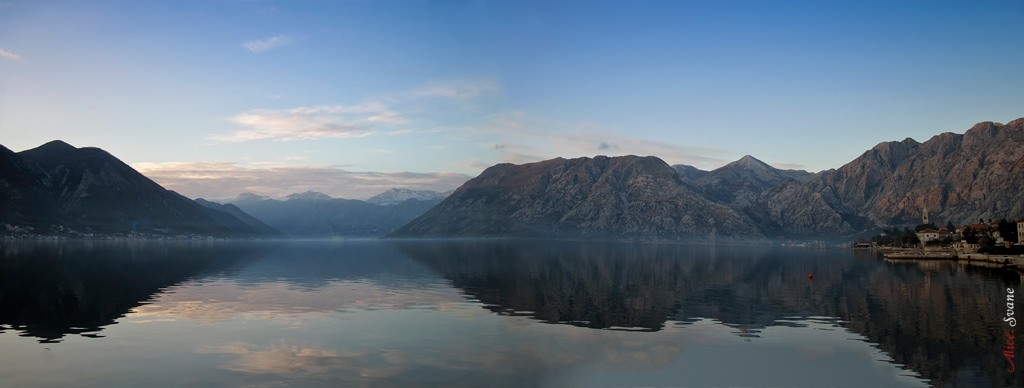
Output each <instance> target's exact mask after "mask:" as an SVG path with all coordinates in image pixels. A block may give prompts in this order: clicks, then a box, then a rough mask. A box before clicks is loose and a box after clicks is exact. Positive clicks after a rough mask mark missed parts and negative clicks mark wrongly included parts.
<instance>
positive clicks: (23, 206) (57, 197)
mask: <svg viewBox="0 0 1024 388" xmlns="http://www.w3.org/2000/svg"><path fill="white" fill-rule="evenodd" d="M0 148H2V150H0V158H2V167H0V198H3V206H2V208H0V224H8V225H12V226H19V227H31V228H33V229H34V230H33V232H34V233H40V234H49V233H56V232H61V233H66V232H67V231H68V230H72V231H74V232H77V233H97V234H107V233H131V232H137V233H146V234H161V235H177V234H198V235H206V236H225V237H227V236H258V235H261V232H260V231H258V230H255V229H253V228H251V227H247V226H246V225H245V224H244V223H241V222H240V221H238V220H237V219H235V217H234V216H232V215H230V214H227V213H223V212H219V211H213V210H208V209H206V208H204V207H202V206H200V205H198V204H197V203H195V202H193V201H191V200H189V199H188V198H185V197H183V196H181V195H179V194H177V193H175V192H173V191H168V190H166V189H164V188H163V187H160V185H158V184H156V183H155V182H153V181H152V180H150V179H149V178H146V177H145V176H143V175H142V174H139V173H138V172H137V171H135V170H134V169H132V168H131V167H129V166H128V165H126V164H124V163H123V162H121V161H120V160H118V159H117V158H115V157H114V156H112V155H110V154H109V153H107V152H106V151H103V150H101V149H98V148H75V147H73V146H71V145H69V144H67V143H64V142H61V141H52V142H49V143H46V144H44V145H42V146H40V147H37V148H33V149H31V150H27V151H23V152H20V153H13V152H11V151H10V150H8V149H7V148H3V147H0Z"/></svg>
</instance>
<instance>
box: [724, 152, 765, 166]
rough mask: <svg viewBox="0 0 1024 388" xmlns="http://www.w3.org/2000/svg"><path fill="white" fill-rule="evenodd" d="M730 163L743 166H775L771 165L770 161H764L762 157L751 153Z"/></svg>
mask: <svg viewBox="0 0 1024 388" xmlns="http://www.w3.org/2000/svg"><path fill="white" fill-rule="evenodd" d="M729 164H731V165H734V166H743V167H757V168H764V167H767V168H773V167H772V166H769V165H768V163H765V162H762V161H761V160H760V159H758V158H755V157H753V156H750V155H744V156H743V157H742V158H740V160H737V161H735V162H732V163H729Z"/></svg>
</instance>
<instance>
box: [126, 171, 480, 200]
mask: <svg viewBox="0 0 1024 388" xmlns="http://www.w3.org/2000/svg"><path fill="white" fill-rule="evenodd" d="M132 167H134V168H135V169H136V170H138V171H139V172H141V173H142V174H144V175H146V176H147V177H149V178H150V179H152V180H154V181H156V182H157V183H159V184H161V185H162V186H164V187H165V188H167V189H170V190H174V191H177V192H179V193H181V194H182V195H185V196H187V197H191V198H198V197H202V198H207V199H226V198H234V197H235V196H237V195H238V194H241V193H246V192H248V193H254V194H259V195H266V196H270V197H276V198H282V197H284V196H286V195H288V194H293V193H301V192H304V191H307V190H313V191H319V192H322V193H325V194H328V195H330V196H332V197H337V198H351V199H362V198H369V197H371V196H374V195H376V194H380V193H382V192H384V191H386V190H388V189H391V188H395V187H403V188H409V189H415V190H434V191H448V190H452V189H455V188H457V187H459V186H461V185H462V184H463V183H465V182H466V181H467V180H469V178H470V177H469V176H467V175H464V174H456V173H446V172H428V173H419V172H372V171H348V170H345V169H343V168H341V167H338V166H272V165H271V166H258V167H253V166H243V165H240V164H238V163H227V162H166V163H136V164H133V165H132Z"/></svg>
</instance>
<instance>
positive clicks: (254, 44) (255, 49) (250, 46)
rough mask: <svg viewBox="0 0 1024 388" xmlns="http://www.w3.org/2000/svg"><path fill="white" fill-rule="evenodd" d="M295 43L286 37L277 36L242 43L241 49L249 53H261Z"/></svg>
mask: <svg viewBox="0 0 1024 388" xmlns="http://www.w3.org/2000/svg"><path fill="white" fill-rule="evenodd" d="M293 42H295V39H293V38H292V37H290V36H288V35H277V36H272V37H269V38H266V39H255V40H250V41H248V42H245V43H242V47H243V48H245V49H246V50H249V52H251V53H257V54H258V53H262V52H266V51H270V50H273V49H276V48H279V47H283V46H287V45H289V44H292V43H293Z"/></svg>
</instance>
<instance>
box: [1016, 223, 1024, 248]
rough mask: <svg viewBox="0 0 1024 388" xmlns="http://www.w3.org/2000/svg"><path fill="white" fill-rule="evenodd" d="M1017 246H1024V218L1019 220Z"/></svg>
mask: <svg viewBox="0 0 1024 388" xmlns="http://www.w3.org/2000/svg"><path fill="white" fill-rule="evenodd" d="M1017 244H1024V218H1021V219H1020V220H1017Z"/></svg>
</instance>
